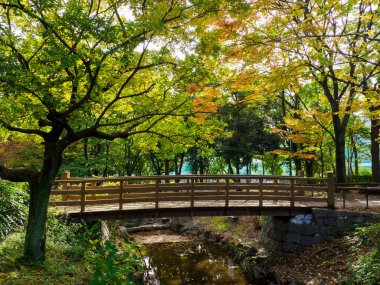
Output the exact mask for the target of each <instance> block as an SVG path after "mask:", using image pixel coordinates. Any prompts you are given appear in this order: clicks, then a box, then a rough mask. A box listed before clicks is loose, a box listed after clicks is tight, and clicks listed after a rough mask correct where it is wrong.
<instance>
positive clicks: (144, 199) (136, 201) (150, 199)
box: [123, 197, 157, 204]
mask: <svg viewBox="0 0 380 285" xmlns="http://www.w3.org/2000/svg"><path fill="white" fill-rule="evenodd" d="M156 201H157V199H156V197H154V198H127V199H125V198H123V203H129V204H133V203H145V202H154V203H156Z"/></svg>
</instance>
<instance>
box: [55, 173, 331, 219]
mask: <svg viewBox="0 0 380 285" xmlns="http://www.w3.org/2000/svg"><path fill="white" fill-rule="evenodd" d="M253 180H255V181H253ZM141 181H145V183H142V184H141ZM171 181H172V182H174V183H171ZM104 182H112V183H114V185H104ZM56 183H59V188H58V190H53V191H52V193H51V194H52V195H62V201H52V203H53V204H56V205H58V206H80V211H81V212H84V211H85V207H86V205H106V204H118V205H119V209H120V210H122V209H123V206H124V205H126V204H128V203H131V204H133V203H142V202H143V203H153V204H154V207H155V209H158V208H159V204H160V201H161V202H170V203H174V202H179V201H181V202H189V203H190V206H189V208H194V207H195V202H196V201H197V202H199V201H203V202H205V201H218V203H220V202H222V203H224V207H225V208H228V207H229V206H230V201H237V200H245V201H247V200H249V201H251V200H253V201H258V205H259V207H263V202H264V201H287V202H289V203H290V207H291V208H293V207H295V203H296V202H327V205H328V207H330V208H333V207H334V185H333V183H334V180H333V176H332V174H329V176H328V178H327V179H326V178H304V177H299V176H276V175H232V174H220V175H213V174H206V175H169V176H168V175H166V176H164V175H160V176H159V175H154V176H128V177H107V178H78V177H73V178H70V173H68V172H66V173H65V174H64V178H63V179H59V180H56ZM72 184H76V185H72ZM78 184H79V185H78ZM89 184H90V185H89ZM99 184H101V185H99ZM306 192H308V193H311V197H310V196H306V195H305V193H306ZM314 192H324V193H326V192H327V197H326V196H323V197H314ZM89 195H91V196H89ZM211 203H214V202H211ZM131 204H130V205H131ZM133 205H134V204H133Z"/></svg>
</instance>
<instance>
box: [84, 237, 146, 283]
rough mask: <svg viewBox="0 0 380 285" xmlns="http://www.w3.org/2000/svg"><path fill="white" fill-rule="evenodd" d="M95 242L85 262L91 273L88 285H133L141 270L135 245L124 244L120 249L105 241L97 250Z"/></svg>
mask: <svg viewBox="0 0 380 285" xmlns="http://www.w3.org/2000/svg"><path fill="white" fill-rule="evenodd" d="M98 244H99V242H98V241H97V240H94V241H92V251H90V252H88V255H87V262H88V263H89V265H90V267H91V271H92V272H93V278H92V279H91V281H90V285H102V284H113V285H118V284H135V282H134V280H135V279H136V273H137V272H138V271H139V270H141V269H142V262H141V256H140V255H139V254H138V250H137V244H136V243H124V244H123V247H122V248H120V247H118V246H116V245H115V244H113V243H112V242H111V241H109V240H107V241H105V242H104V244H102V246H101V247H100V248H99V249H98V247H97V245H98Z"/></svg>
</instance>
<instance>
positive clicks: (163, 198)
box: [159, 196, 191, 202]
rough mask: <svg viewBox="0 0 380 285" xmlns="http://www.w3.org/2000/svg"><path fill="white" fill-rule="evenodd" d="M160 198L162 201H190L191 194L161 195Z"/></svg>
mask: <svg viewBox="0 0 380 285" xmlns="http://www.w3.org/2000/svg"><path fill="white" fill-rule="evenodd" d="M159 200H160V201H162V202H181V201H184V202H188V201H191V196H178V197H160V198H159Z"/></svg>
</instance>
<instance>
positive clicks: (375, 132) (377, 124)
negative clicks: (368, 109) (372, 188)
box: [371, 119, 380, 182]
mask: <svg viewBox="0 0 380 285" xmlns="http://www.w3.org/2000/svg"><path fill="white" fill-rule="evenodd" d="M379 135H380V120H376V119H372V120H371V160H372V181H373V182H380V151H379V141H378V139H379Z"/></svg>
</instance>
